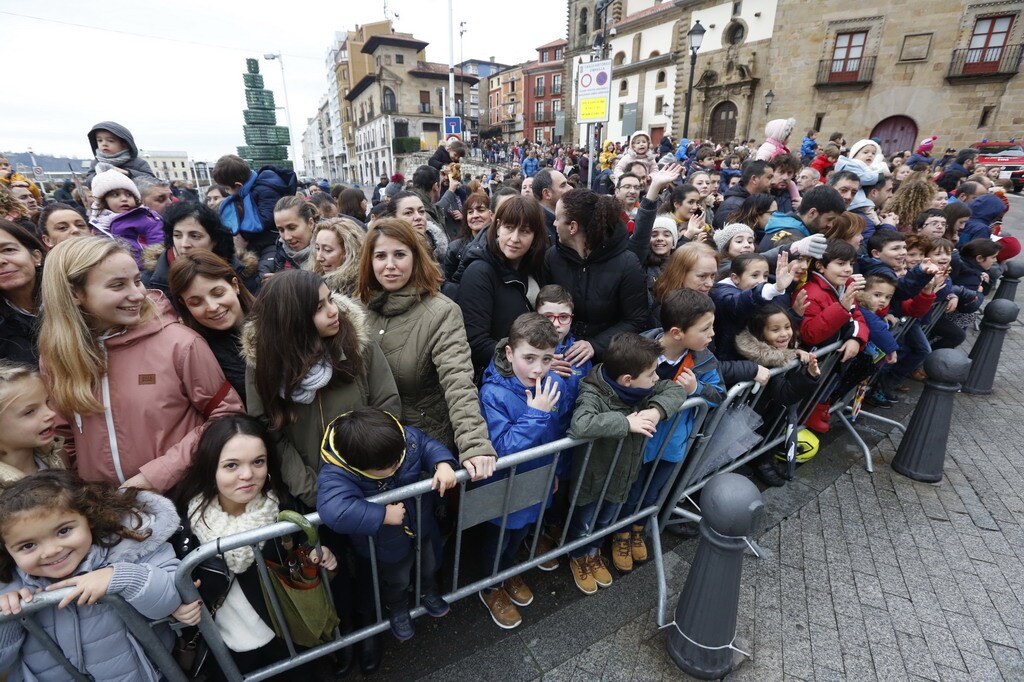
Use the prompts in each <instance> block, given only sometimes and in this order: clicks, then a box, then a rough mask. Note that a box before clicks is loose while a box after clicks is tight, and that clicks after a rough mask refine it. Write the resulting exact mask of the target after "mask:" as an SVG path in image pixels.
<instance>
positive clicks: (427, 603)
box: [420, 592, 452, 618]
mask: <svg viewBox="0 0 1024 682" xmlns="http://www.w3.org/2000/svg"><path fill="white" fill-rule="evenodd" d="M420 603H421V604H423V608H425V609H426V610H427V614H428V615H430V617H432V618H440V617H442V616H447V615H448V612H449V611H451V610H452V607H451V606H449V605H448V602H446V601H445V600H444V599H442V598H441V596H440V595H438V594H437V593H435V592H424V593H423V595H422V596H421V598H420Z"/></svg>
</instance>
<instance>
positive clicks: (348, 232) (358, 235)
mask: <svg viewBox="0 0 1024 682" xmlns="http://www.w3.org/2000/svg"><path fill="white" fill-rule="evenodd" d="M321 232H333V233H334V235H335V236H336V237H337V238H338V243H339V244H340V245H341V248H342V249H343V250H344V251H345V259H344V260H343V261H342V263H341V265H339V266H338V268H337V269H338V270H356V269H357V268H358V267H359V252H360V250H361V249H362V247H363V237H364V236H365V233H364V231H363V228H361V227H359V226H358V225H356V224H355V222H354V221H353V220H352V219H351V218H347V217H345V216H338V217H336V218H328V219H326V220H321V221H320V222H318V223H317V224H316V227H315V228H313V238H312V239H310V243H311V244H313V245H314V246H313V251H314V253H313V254H310V256H311V257H310V258H309V259H308V260H307V261H306V264H305V265H304V266H303V267H304V269H306V270H309V271H311V272H315V273H316V274H318V275H320V276H321V277H322V276H323V275H324V269H323V266H321V265H320V263H319V262H317V260H316V256H315V252H316V236H317V235H318V234H319V233H321Z"/></svg>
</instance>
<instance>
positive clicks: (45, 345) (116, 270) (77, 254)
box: [39, 237, 244, 492]
mask: <svg viewBox="0 0 1024 682" xmlns="http://www.w3.org/2000/svg"><path fill="white" fill-rule="evenodd" d="M42 289H43V310H44V311H45V312H44V314H43V325H42V330H41V332H40V343H39V351H40V369H41V371H42V372H43V375H44V376H45V378H46V383H47V386H48V388H49V390H50V397H51V399H52V400H53V406H54V408H55V409H56V410H57V412H58V413H59V414H60V415H61V417H62V419H61V420H59V421H58V429H57V430H58V433H59V434H60V435H62V436H64V437H65V439H66V441H65V445H64V447H65V450H66V452H67V453H68V455H69V457H70V459H71V461H72V465H73V466H74V467H75V468H76V469H77V470H78V473H79V474H80V475H81V476H82V478H84V479H86V480H90V481H109V482H111V483H117V484H120V485H121V486H122V487H134V488H143V489H147V490H155V491H158V492H164V491H166V490H167V489H169V488H171V487H172V486H173V485H174V484H175V483H177V482H178V479H179V478H181V476H182V474H184V472H185V469H186V468H187V467H188V464H189V461H190V459H191V454H192V448H193V446H194V445H195V443H196V441H197V440H198V439H199V436H200V434H201V432H202V430H203V426H204V425H205V423H206V421H207V420H209V419H210V418H212V417H217V416H220V415H223V414H227V413H231V412H243V411H244V408H243V407H242V402H241V400H240V399H239V397H238V394H237V393H235V390H234V389H233V388H231V384H229V383H228V382H227V381H226V380H225V379H224V373H223V372H222V371H221V369H220V365H219V364H218V363H217V359H216V358H215V357H214V355H213V352H212V351H211V350H210V348H209V346H207V345H206V342H205V341H204V340H203V339H202V337H201V336H199V335H198V334H196V333H195V332H194V331H192V330H191V329H189V328H188V327H186V326H185V325H183V324H181V323H179V322H178V318H177V316H176V315H175V314H174V311H173V309H172V308H171V305H170V303H169V302H168V301H167V299H166V298H164V296H163V294H161V293H160V292H157V291H146V289H145V288H144V287H143V286H142V279H141V277H140V275H139V268H138V266H137V265H136V264H135V259H134V258H133V257H132V255H131V252H130V251H129V250H128V248H127V247H126V246H125V245H123V244H121V243H119V242H116V241H113V240H110V239H106V238H104V237H78V238H76V239H69V240H67V241H65V242H63V243H61V244H58V245H57V246H56V247H54V249H53V250H52V251H51V252H50V255H49V256H48V257H47V262H46V265H45V266H44V268H43V286H42Z"/></svg>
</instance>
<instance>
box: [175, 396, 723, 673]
mask: <svg viewBox="0 0 1024 682" xmlns="http://www.w3.org/2000/svg"><path fill="white" fill-rule="evenodd" d="M708 409H709V408H708V404H707V402H706V401H704V400H703V399H701V398H691V399H689V400H687V401H686V402H685V403H684V404H683V405H682V407H681V408H680V411H679V412H678V413H677V414H676V415H674V416H673V418H672V421H671V422H670V423H669V424H668V428H669V429H670V433H669V437H666V438H665V440H664V445H663V446H662V447H661V449H660V451H659V452H658V453H657V455H656V457H655V459H654V461H653V462H652V466H651V470H650V474H649V475H648V476H647V478H646V480H645V481H644V486H643V493H642V494H641V496H640V502H639V503H638V504H637V505H636V506H635V508H634V509H632V510H626V509H623V510H622V511H620V513H619V515H618V517H617V518H616V519H615V521H614V522H613V523H611V524H610V525H609V526H607V527H606V528H603V529H601V530H599V531H595V532H592V533H590V534H588V535H585V536H584V537H580V538H577V539H574V540H572V541H568V538H567V534H568V529H569V522H570V520H571V518H572V515H573V514H574V513H575V512H576V501H577V500H578V498H579V494H580V487H581V482H577V483H576V484H574V485H573V487H572V489H571V491H570V506H569V511H568V517H567V518H566V519H565V522H564V527H565V530H564V531H563V532H562V535H561V537H560V538H559V539H558V541H557V545H556V547H554V548H553V549H551V550H549V551H547V552H544V553H543V554H540V555H537V543H538V540H539V537H540V535H541V529H542V524H543V522H544V514H543V504H544V503H545V502H546V500H547V499H548V495H549V491H550V490H551V488H552V485H553V481H554V477H555V475H556V468H557V464H558V459H559V458H560V457H564V456H574V457H579V458H581V459H582V462H581V464H580V467H579V472H578V476H579V478H580V479H581V480H582V478H583V476H584V475H585V474H586V471H587V469H588V467H590V466H591V465H592V460H593V453H592V448H593V441H592V440H582V439H570V438H563V439H560V440H558V441H555V442H553V443H548V444H545V445H542V446H538V447H535V448H530V449H528V450H524V451H521V452H517V453H514V454H511V455H507V456H504V457H501V458H500V459H499V460H498V463H497V470H498V471H508V477H507V478H504V479H497V480H494V481H493V482H491V483H489V484H488V485H486V486H485V487H469V486H467V483H469V474H468V473H467V472H466V471H465V470H463V469H460V470H459V471H458V472H457V480H458V484H459V492H460V498H459V499H460V504H459V514H458V521H457V527H456V536H455V556H454V566H453V575H452V584H451V590H450V591H449V592H448V593H447V594H445V595H444V598H445V600H446V601H448V602H449V603H451V602H454V601H457V600H459V599H462V598H464V597H467V596H470V595H472V594H474V593H475V592H477V591H479V590H481V589H483V588H485V587H488V586H490V585H493V584H495V583H498V582H501V581H503V580H505V579H507V578H509V577H511V576H513V575H517V574H519V573H523V572H524V571H528V570H530V569H532V568H534V567H536V566H538V565H540V564H541V563H544V562H546V561H549V560H551V559H553V558H556V557H559V556H561V555H564V554H566V553H568V552H570V551H572V550H575V549H578V548H580V547H582V546H584V545H587V544H589V543H591V542H593V541H594V540H595V539H597V538H603V537H606V536H608V535H610V534H612V533H615V532H619V531H621V530H622V529H623V528H627V527H629V526H630V525H631V524H635V523H640V522H644V521H646V520H649V521H650V524H651V543H652V555H653V563H654V564H655V571H656V574H657V580H658V624H659V625H664V624H666V623H667V622H668V620H669V619H668V618H667V617H666V604H667V598H668V588H667V584H666V579H665V570H664V563H663V555H662V548H661V540H660V533H661V528H660V524H659V521H658V518H657V513H658V510H659V509H660V508H661V507H662V506H663V505H664V502H665V500H666V498H667V497H668V495H669V492H670V491H671V490H672V488H673V485H674V479H675V478H676V477H677V476H678V474H679V472H680V470H681V469H682V466H683V464H684V463H685V461H686V457H685V456H684V457H682V458H681V461H679V462H677V463H675V465H674V467H673V469H672V472H671V475H670V477H669V478H668V480H667V481H666V483H665V485H664V487H663V489H662V491H661V493H660V495H659V496H658V499H657V501H656V502H655V503H654V504H651V505H648V506H643V502H642V501H643V499H644V497H645V495H646V493H647V489H648V487H649V486H650V485H651V482H652V480H653V477H654V474H655V470H656V468H657V465H658V464H659V463H660V462H661V461H662V460H663V458H664V457H665V455H666V453H665V449H666V448H667V446H668V445H669V443H670V442H671V430H673V429H675V428H677V427H680V426H683V425H685V426H687V427H690V428H691V431H690V433H689V434H688V437H687V440H686V445H685V448H686V450H690V449H692V448H693V446H694V443H695V442H696V439H697V437H698V435H699V434H700V433H701V431H702V427H703V424H704V421H705V420H706V418H707V415H708ZM628 437H629V436H627V438H628ZM580 447H585V450H584V451H582V452H576V453H572V454H571V455H570V451H571V450H572V449H574V448H580ZM621 449H622V443H621V442H620V444H619V447H618V449H617V450H616V452H615V454H614V455H613V457H612V459H611V462H610V466H609V467H608V471H607V473H606V474H605V476H604V479H603V482H602V484H601V495H600V499H599V500H598V503H597V509H598V510H599V509H600V508H601V506H602V504H603V503H604V501H605V499H606V497H607V495H608V491H609V488H610V485H611V482H612V477H613V475H614V472H615V465H616V463H617V462H618V459H619V456H620V455H621ZM683 454H684V455H685V454H686V453H683ZM548 457H551V458H552V461H551V462H550V463H549V464H546V465H544V466H541V467H539V468H534V469H531V470H528V471H524V472H522V473H517V470H518V469H520V468H522V467H524V465H526V464H528V463H530V462H534V461H536V460H538V459H542V458H548ZM432 494H434V492H433V491H432V490H431V482H430V481H429V480H424V481H420V482H418V483H414V484H412V485H408V486H404V487H402V488H397V489H395V490H390V491H387V492H384V493H381V494H379V495H375V496H373V497H370V498H367V499H368V501H369V502H374V503H377V504H384V505H386V504H393V503H396V502H406V503H407V504H408V501H409V500H412V501H413V504H415V505H416V511H417V515H416V518H417V519H422V518H423V517H422V510H423V496H424V495H432ZM534 505H542V506H541V513H540V514H539V516H538V518H537V520H536V521H534V522H531V523H532V524H533V527H532V530H533V541H532V543H531V544H530V547H529V550H530V551H529V555H528V558H527V559H526V561H523V562H521V563H518V564H516V565H515V566H512V567H510V568H508V569H505V570H503V571H498V570H497V562H495V564H494V565H492V566H490V567H487V572H488V575H487V576H485V577H483V578H480V579H478V580H475V581H472V582H470V583H468V584H465V585H461V586H460V584H459V576H460V566H461V564H462V551H463V548H464V547H465V546H466V545H465V543H464V542H463V535H464V533H465V532H466V531H467V530H468V529H470V528H472V527H474V526H476V525H479V524H481V523H487V522H488V521H491V520H496V519H500V521H501V525H500V530H499V547H500V546H501V537H500V536H501V535H503V534H504V533H505V532H506V530H507V524H508V519H509V515H510V514H512V513H513V512H516V511H519V510H522V509H526V508H529V507H532V506H534ZM595 513H596V512H595ZM307 518H308V519H309V520H310V522H311V523H313V524H314V525H319V524H320V517H319V515H318V514H309V515H307ZM296 530H297V526H295V525H294V524H292V523H288V522H282V523H276V524H273V525H270V526H267V527H265V528H260V529H257V530H252V531H247V532H244V533H238V534H236V535H232V536H229V537H223V538H220V539H218V540H216V541H213V542H209V543H206V544H203V545H201V546H199V547H197V548H196V549H195V550H194V551H192V552H191V553H190V554H188V555H187V556H186V557H185V558H184V559H182V561H181V564H180V565H179V567H178V571H177V574H176V575H175V582H176V585H177V588H178V591H179V593H180V594H181V596H182V600H183V601H184V602H187V603H188V602H193V601H195V600H197V599H199V593H198V590H197V589H196V587H195V585H194V584H193V581H192V572H193V571H194V570H195V569H196V568H197V567H198V566H199V565H200V564H202V563H203V562H204V561H206V560H208V559H210V558H212V557H214V556H216V555H218V554H221V553H223V552H226V551H229V550H232V549H236V548H238V547H244V546H252V547H253V549H254V553H255V555H256V557H257V559H258V560H259V559H260V557H261V552H260V550H259V548H258V547H257V545H258V543H260V542H264V541H267V540H272V539H275V538H279V537H282V536H285V535H289V534H291V533H293V532H295V531H296ZM413 530H416V529H413ZM415 535H416V539H415V553H416V558H415V575H416V581H415V589H414V593H415V597H416V604H417V605H416V606H415V608H413V609H411V610H410V614H411V615H412V617H413V618H417V617H419V616H421V615H423V614H424V613H425V612H426V610H425V609H424V608H423V607H422V606H419V601H420V596H421V595H420V588H421V585H420V581H419V577H420V573H421V561H422V553H423V551H433V548H432V547H427V548H424V547H423V535H424V534H423V533H419V532H417V533H415ZM369 551H370V565H371V569H372V580H373V587H372V589H373V591H374V594H373V601H374V607H375V609H376V616H377V622H375V623H374V624H372V625H368V626H366V627H363V628H362V629H360V630H358V631H356V632H352V633H349V634H346V635H344V636H338V637H336V639H334V640H332V641H330V642H327V643H325V644H321V645H319V646H316V647H313V648H311V649H308V650H306V651H302V652H298V651H296V650H295V649H294V647H293V645H292V642H291V638H290V636H289V635H288V634H287V632H286V633H285V643H286V644H287V645H288V647H289V653H290V654H291V655H290V656H289V658H288V659H286V660H282V661H278V662H276V663H273V664H271V665H268V666H266V667H264V668H261V669H259V670H256V671H254V672H251V673H249V674H246V675H244V676H243V675H242V674H241V672H240V671H239V669H238V667H237V665H235V662H234V659H233V658H232V655H231V651H230V650H229V649H228V648H227V646H226V645H225V643H224V640H223V638H222V637H221V636H220V633H219V632H218V631H217V627H216V624H215V623H214V621H213V619H212V618H211V616H210V613H209V611H208V610H207V608H206V605H205V604H204V605H203V606H202V615H201V620H200V623H199V629H200V631H201V632H202V635H203V638H204V640H205V642H206V644H207V646H209V649H210V654H211V655H212V656H213V658H214V659H215V660H216V662H217V664H218V665H219V666H220V668H221V671H222V672H223V673H224V676H225V677H226V678H227V679H228V680H231V681H233V682H236V681H240V680H246V682H251V681H255V680H263V679H266V678H268V677H271V676H274V675H278V674H281V673H283V672H286V671H288V670H291V669H293V668H295V667H298V666H300V665H303V664H305V663H308V662H310V661H313V660H315V659H317V658H320V657H323V656H326V655H328V654H329V653H332V652H335V651H338V650H340V649H342V648H344V647H347V646H350V645H352V644H354V643H356V642H358V641H361V640H364V639H367V638H368V637H371V636H373V635H377V634H380V633H382V632H384V631H386V630H387V629H388V621H387V620H386V618H385V614H384V613H383V610H382V607H381V606H382V605H381V595H380V588H379V580H378V565H377V561H376V554H377V552H376V543H375V541H374V538H373V537H371V538H370V547H369ZM339 560H342V557H339ZM260 573H261V579H263V580H266V575H265V574H264V571H263V570H262V568H261V570H260ZM325 578H326V576H325ZM272 606H273V605H272ZM293 652H294V653H293Z"/></svg>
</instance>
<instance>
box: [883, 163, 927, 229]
mask: <svg viewBox="0 0 1024 682" xmlns="http://www.w3.org/2000/svg"><path fill="white" fill-rule="evenodd" d="M937 189H938V188H937V187H936V186H935V183H934V182H931V181H930V180H926V179H924V178H922V177H920V176H918V177H914V176H911V177H909V178H908V179H906V180H904V181H903V183H902V184H900V188H899V189H898V190H896V193H895V194H893V195H892V196H891V197H890V198H889V201H887V202H885V208H884V209H883V212H884V213H895V214H896V215H897V216H899V222H898V223H897V225H896V227H897V228H898V229H899V231H900V232H902V233H904V234H910V233H911V231H913V228H914V218H916V217H917V216H918V215H919V214H920V213H921V212H922V211H925V210H926V209H928V208H931V205H932V201H933V200H934V199H935V192H936V190H937Z"/></svg>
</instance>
